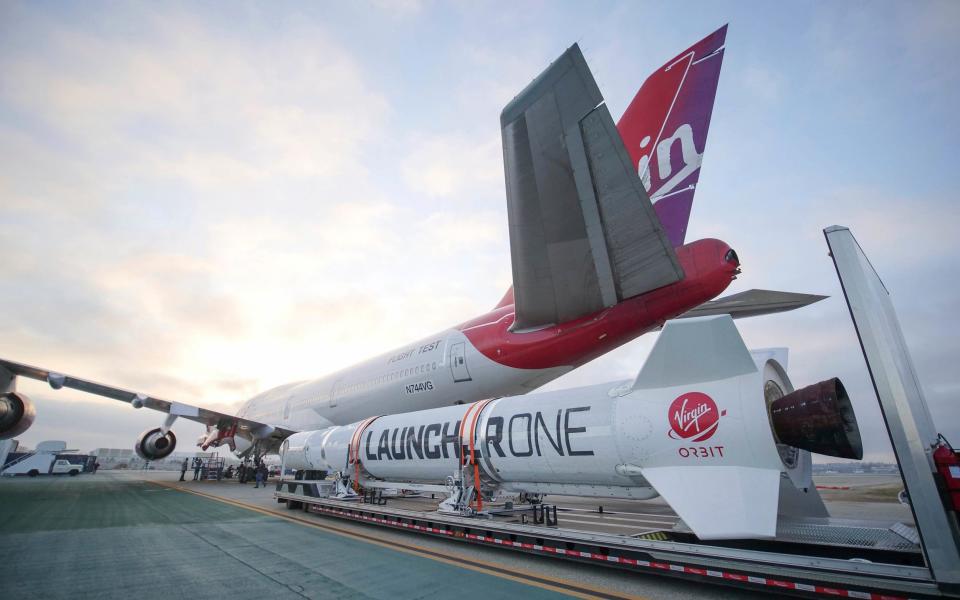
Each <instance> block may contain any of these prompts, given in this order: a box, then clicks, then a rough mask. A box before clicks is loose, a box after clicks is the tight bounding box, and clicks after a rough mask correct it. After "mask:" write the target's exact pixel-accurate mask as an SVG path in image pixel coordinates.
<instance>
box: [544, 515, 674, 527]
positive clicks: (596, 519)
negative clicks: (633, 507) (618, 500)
mask: <svg viewBox="0 0 960 600" xmlns="http://www.w3.org/2000/svg"><path fill="white" fill-rule="evenodd" d="M560 514H563V513H560ZM572 519H590V521H589V522H590V523H604V522H609V523H610V524H611V525H613V524H615V523H652V524H654V525H675V524H676V522H677V519H670V520H666V519H621V518H619V517H608V516H607V514H606V513H603V514H602V515H598V514H596V513H593V514H574V515H569V516H567V515H563V520H564V521H570V520H572ZM580 522H583V521H580Z"/></svg>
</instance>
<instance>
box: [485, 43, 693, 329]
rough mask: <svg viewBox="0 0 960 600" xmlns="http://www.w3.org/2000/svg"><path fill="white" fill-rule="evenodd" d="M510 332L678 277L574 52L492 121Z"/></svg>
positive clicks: (600, 98)
mask: <svg viewBox="0 0 960 600" xmlns="http://www.w3.org/2000/svg"><path fill="white" fill-rule="evenodd" d="M500 128H501V136H502V140H503V162H504V171H505V175H506V187H507V218H508V222H509V227H510V255H511V258H512V260H513V287H514V299H515V306H516V321H515V324H514V327H515V328H516V329H530V328H534V327H540V326H545V325H550V324H554V323H562V322H565V321H570V320H573V319H576V318H577V317H580V316H583V315H586V314H590V313H593V312H596V311H598V310H602V309H603V308H605V307H609V306H613V305H615V304H617V303H618V302H621V301H623V300H625V299H627V298H632V297H634V296H638V295H640V294H643V293H646V292H648V291H650V290H654V289H657V288H659V287H663V286H665V285H669V284H671V283H674V282H676V281H679V280H680V279H682V278H683V269H682V268H681V267H680V263H679V261H678V259H677V256H676V253H675V252H674V250H673V246H672V245H671V244H670V240H669V239H668V238H667V234H666V233H665V232H664V230H663V227H662V225H661V224H660V221H659V219H658V218H657V215H656V213H655V212H654V209H653V205H652V204H651V203H650V198H649V197H648V196H647V192H646V190H645V189H644V187H643V184H642V183H641V181H640V178H639V177H638V176H637V172H636V168H635V167H634V166H633V163H632V162H631V159H630V155H629V154H628V153H627V150H626V148H625V147H624V145H623V139H622V138H621V137H620V134H619V132H618V131H617V128H616V126H615V125H614V123H613V118H612V117H611V116H610V111H609V110H608V109H607V107H606V105H605V104H604V101H603V96H602V95H601V94H600V89H599V88H598V87H597V84H596V81H594V79H593V75H592V74H591V73H590V69H589V68H588V67H587V63H586V61H585V60H584V58H583V54H581V52H580V48H579V47H578V46H577V45H574V46H572V47H571V48H570V49H568V50H567V51H566V52H565V53H564V54H563V55H562V56H561V57H560V58H558V59H557V60H556V61H554V62H553V64H551V65H550V66H549V67H548V68H547V70H546V71H544V72H543V73H542V74H541V75H540V76H539V77H537V78H536V79H535V80H534V81H533V82H532V83H531V84H530V85H528V86H527V87H526V88H525V89H524V90H523V91H522V92H520V94H519V95H517V97H516V98H514V99H513V100H512V101H511V102H510V103H509V104H508V105H507V106H506V107H505V108H504V109H503V112H501V113H500Z"/></svg>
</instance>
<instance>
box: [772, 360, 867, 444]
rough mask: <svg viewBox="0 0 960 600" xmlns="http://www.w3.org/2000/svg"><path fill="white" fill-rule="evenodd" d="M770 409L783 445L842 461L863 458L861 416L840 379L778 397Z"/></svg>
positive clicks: (776, 433) (776, 432) (773, 423)
mask: <svg viewBox="0 0 960 600" xmlns="http://www.w3.org/2000/svg"><path fill="white" fill-rule="evenodd" d="M769 410H770V424H771V425H772V427H773V432H774V434H775V435H776V436H777V441H778V442H779V443H781V444H786V445H788V446H793V447H795V448H800V449H802V450H809V451H810V452H814V453H816V454H825V455H827V456H836V457H838V458H855V459H857V460H860V459H862V458H863V444H862V443H861V441H860V428H859V427H858V426H857V417H856V415H855V414H854V412H853V405H852V404H851V403H850V397H849V396H847V392H846V390H845V389H843V384H842V383H841V382H840V380H839V379H837V378H836V377H834V378H833V379H828V380H826V381H821V382H820V383H815V384H813V385H809V386H807V387H805V388H802V389H799V390H797V391H795V392H792V393H790V394H787V395H785V396H783V397H781V398H778V399H776V400H774V401H773V402H771V403H770V405H769Z"/></svg>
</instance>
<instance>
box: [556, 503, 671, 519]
mask: <svg viewBox="0 0 960 600" xmlns="http://www.w3.org/2000/svg"><path fill="white" fill-rule="evenodd" d="M557 510H558V511H560V512H566V511H571V512H582V513H592V514H595V515H637V516H641V517H657V518H659V519H678V518H679V517H677V515H675V514H671V513H642V512H630V511H628V510H604V511H603V512H600V511H598V510H594V509H592V508H573V507H570V506H561V505H559V504H558V505H557Z"/></svg>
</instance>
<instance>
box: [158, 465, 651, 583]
mask: <svg viewBox="0 0 960 600" xmlns="http://www.w3.org/2000/svg"><path fill="white" fill-rule="evenodd" d="M150 483H154V484H156V485H160V486H163V487H166V488H170V489H174V490H178V491H181V492H186V493H188V494H194V495H196V496H201V497H203V498H208V499H210V500H216V501H218V502H223V503H225V504H230V505H232V506H236V507H238V508H244V509H246V510H251V511H254V512H258V513H261V514H264V515H268V516H271V517H276V518H278V519H284V520H287V521H292V522H294V523H297V524H299V525H306V526H308V527H314V528H316V529H322V530H324V531H328V532H330V533H333V534H336V535H342V536H344V537H349V538H353V539H356V540H360V541H363V542H367V543H370V544H376V545H377V546H382V547H384V548H389V549H391V550H397V551H399V552H405V553H407V554H413V555H416V556H420V557H423V558H429V559H431V560H435V561H437V562H442V563H445V564H448V565H453V566H456V567H461V568H464V569H470V570H471V571H476V572H478V573H484V574H486V575H493V576H495V577H500V578H502V579H509V580H511V581H516V582H518V583H523V584H526V585H532V586H536V587H539V588H543V589H546V590H550V591H553V592H558V593H560V594H566V595H568V596H574V597H576V598H585V599H589V600H594V599H596V598H611V599H615V600H628V599H629V600H645V599H644V598H643V597H642V596H631V595H625V594H621V593H618V592H615V591H613V590H609V589H604V588H600V587H594V586H590V585H586V584H583V583H579V582H574V581H570V580H568V579H554V578H549V577H547V576H544V575H538V574H536V573H533V572H531V571H525V570H523V569H518V568H516V567H505V566H503V565H498V564H496V563H491V562H487V561H483V560H478V559H476V558H466V557H460V558H457V559H450V558H445V557H444V556H442V555H440V553H438V552H436V551H434V550H430V549H429V548H425V547H423V546H418V545H416V544H409V543H400V542H385V541H383V540H379V539H377V538H374V537H372V536H368V535H364V534H362V533H357V532H353V531H349V530H346V529H342V528H340V527H336V526H333V525H329V524H327V523H318V522H315V521H313V520H308V519H304V518H301V517H294V516H292V515H288V514H284V513H282V512H279V511H274V510H269V509H266V508H262V507H259V506H255V505H253V504H247V503H246V502H242V501H240V500H234V499H232V498H223V497H220V496H215V495H213V494H207V493H204V492H200V491H197V490H191V489H188V488H186V487H181V486H178V485H174V484H170V483H166V482H161V481H150ZM551 582H552V583H551ZM554 584H556V585H554Z"/></svg>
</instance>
